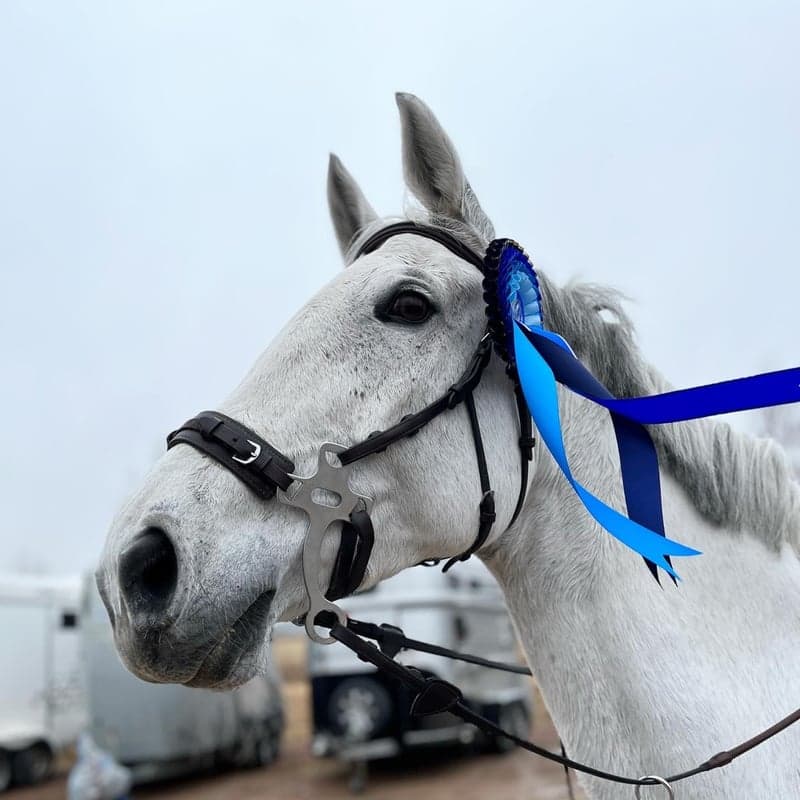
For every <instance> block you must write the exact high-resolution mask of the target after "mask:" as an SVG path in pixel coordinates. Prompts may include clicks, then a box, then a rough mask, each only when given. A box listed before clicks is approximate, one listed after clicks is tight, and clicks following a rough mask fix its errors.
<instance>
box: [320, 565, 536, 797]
mask: <svg viewBox="0 0 800 800" xmlns="http://www.w3.org/2000/svg"><path fill="white" fill-rule="evenodd" d="M337 602H338V604H339V605H340V606H341V607H342V608H343V609H344V610H345V611H346V612H347V614H348V615H351V616H353V617H354V618H356V619H361V620H365V621H367V622H373V623H388V624H390V625H395V626H397V627H399V628H401V629H402V630H403V632H404V633H405V634H406V636H408V637H411V638H414V639H418V640H424V641H428V642H436V643H437V644H439V645H442V646H444V647H448V648H452V649H454V650H460V651H462V652H466V653H474V654H478V655H480V656H482V657H484V658H490V659H495V660H498V661H516V660H518V654H519V651H518V649H517V642H516V638H515V635H514V631H513V628H512V625H511V620H510V618H509V616H508V611H507V610H506V606H505V603H504V600H503V595H502V593H501V591H500V588H499V586H498V585H497V583H496V582H495V581H494V579H493V578H492V577H491V575H490V574H489V572H488V571H487V570H486V568H485V567H484V566H483V565H482V564H480V563H479V562H465V563H463V564H459V565H458V567H457V568H456V569H454V570H453V571H452V572H449V573H448V574H446V575H444V574H442V573H441V572H440V571H439V570H436V569H423V568H419V569H414V570H408V571H405V572H402V573H400V574H399V575H396V576H395V577H393V578H390V579H388V580H386V581H383V582H382V583H380V584H378V586H376V587H375V588H374V589H370V590H368V591H366V592H362V593H360V594H357V595H355V596H353V597H350V598H348V599H346V600H341V601H337ZM397 660H398V661H400V662H402V663H403V664H406V665H408V666H412V667H416V668H417V669H419V670H420V671H421V672H422V673H423V674H424V675H426V676H434V677H437V678H441V679H443V680H447V681H450V682H451V683H455V684H456V685H457V686H459V687H460V688H461V690H462V691H463V694H464V699H465V700H466V701H467V703H468V704H469V705H470V706H472V707H473V708H474V709H475V710H476V711H479V712H480V713H481V714H484V715H485V716H488V717H489V718H490V719H492V720H493V721H495V722H498V723H499V724H500V725H501V726H502V727H504V728H506V729H508V730H509V731H511V732H512V733H516V734H517V735H519V736H525V737H527V735H528V732H529V729H530V724H531V713H532V706H531V680H530V678H529V677H527V676H524V675H517V674H513V673H508V672H496V671H492V670H487V669H485V668H483V667H479V666H475V665H472V664H467V663H464V662H459V661H453V660H449V659H445V658H442V657H439V656H434V655H430V654H426V653H418V652H412V651H403V652H401V653H400V654H399V655H398V656H397ZM308 667H309V670H308V671H309V677H310V678H311V687H312V698H313V718H314V737H313V740H312V752H313V753H314V754H315V755H317V756H336V757H338V758H340V759H342V760H344V761H346V762H348V763H350V764H351V765H352V766H353V773H352V776H353V777H352V786H353V788H355V789H360V788H363V781H364V778H365V765H366V763H367V762H368V761H370V760H373V759H379V758H390V757H393V756H396V755H399V754H400V753H402V752H403V751H406V750H408V749H411V748H422V747H431V746H435V745H442V744H458V743H461V744H464V745H473V746H477V749H494V750H498V751H505V750H508V749H511V748H512V747H513V744H512V743H511V741H510V740H509V739H505V738H497V739H492V740H488V739H486V738H485V737H483V736H482V735H481V734H480V733H479V732H478V731H477V729H476V728H474V727H473V726H471V725H467V724H466V723H463V722H461V720H459V719H457V718H456V717H454V716H452V715H451V714H448V713H446V712H445V713H440V714H433V715H430V716H425V717H414V716H412V715H411V713H410V707H411V701H412V699H413V698H412V697H411V696H410V694H409V692H408V691H407V690H406V689H405V688H404V687H403V686H402V685H401V684H400V683H398V682H396V681H394V680H392V679H391V678H389V677H387V676H385V675H384V674H382V673H380V672H378V671H377V670H376V669H375V668H374V667H372V666H371V665H368V664H365V663H364V662H362V661H360V660H359V659H358V658H357V657H356V655H355V654H354V653H352V652H351V651H349V650H347V649H346V648H344V647H341V646H339V645H337V644H336V643H334V644H331V645H322V644H316V643H313V642H312V643H311V644H310V645H309V651H308Z"/></svg>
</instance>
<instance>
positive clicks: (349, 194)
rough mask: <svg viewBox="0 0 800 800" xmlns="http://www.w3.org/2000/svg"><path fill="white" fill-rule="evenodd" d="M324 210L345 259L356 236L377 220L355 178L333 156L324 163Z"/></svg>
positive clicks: (337, 158) (336, 157)
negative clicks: (325, 195) (328, 212)
mask: <svg viewBox="0 0 800 800" xmlns="http://www.w3.org/2000/svg"><path fill="white" fill-rule="evenodd" d="M328 208H329V209H330V212H331V220H333V229H334V230H335V231H336V240H337V241H338V242H339V249H340V250H341V251H342V255H343V256H344V257H345V258H346V257H347V252H348V250H349V249H350V245H351V244H352V243H353V242H354V241H355V238H356V236H358V234H359V233H360V232H361V231H362V230H364V228H365V227H366V226H367V225H369V223H370V222H373V221H374V220H376V219H378V215H377V214H376V213H375V210H374V209H373V208H372V206H371V205H370V204H369V202H368V201H367V198H366V197H364V193H363V192H362V191H361V189H360V188H359V185H358V184H357V183H356V181H355V178H354V177H353V176H352V175H351V174H350V173H349V172H348V171H347V169H346V168H345V166H344V164H342V162H341V161H340V160H339V157H338V156H335V155H334V154H333V153H331V156H330V160H329V162H328Z"/></svg>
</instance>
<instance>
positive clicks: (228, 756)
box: [82, 577, 283, 783]
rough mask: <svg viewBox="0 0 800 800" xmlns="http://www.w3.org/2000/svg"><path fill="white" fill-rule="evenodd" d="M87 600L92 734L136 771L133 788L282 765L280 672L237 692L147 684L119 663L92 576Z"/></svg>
mask: <svg viewBox="0 0 800 800" xmlns="http://www.w3.org/2000/svg"><path fill="white" fill-rule="evenodd" d="M84 602H85V605H84V618H85V623H84V626H83V632H82V637H83V657H84V662H85V671H86V677H87V687H88V689H87V691H88V706H89V714H90V719H91V722H90V728H89V731H90V733H91V735H92V738H93V739H94V741H95V742H96V743H97V744H98V745H99V746H100V747H101V748H102V749H103V750H106V751H107V752H109V753H111V755H113V756H114V758H115V759H116V760H117V761H118V762H119V763H120V764H124V765H125V766H126V767H129V768H130V769H131V772H132V773H133V780H134V783H144V782H147V781H150V780H158V779H162V778H167V777H172V776H176V775H180V774H189V773H191V772H195V771H197V770H198V769H204V768H208V767H215V766H238V767H243V766H263V765H266V764H268V763H270V762H271V761H273V760H274V759H275V757H276V756H277V754H278V750H279V745H280V737H281V733H282V730H283V707H282V703H281V695H280V682H279V678H278V675H277V672H275V671H271V672H270V673H269V674H268V675H267V676H263V677H257V678H254V679H253V680H251V681H250V682H248V683H247V684H245V685H244V686H242V687H241V688H239V689H237V690H235V691H232V692H214V691H210V690H207V689H192V688H189V687H186V686H179V685H176V684H153V683H147V682H146V681H142V680H140V679H139V678H137V677H135V676H134V675H132V674H131V673H130V672H128V670H127V669H126V668H125V667H124V666H123V665H122V663H121V662H120V660H119V656H118V655H117V651H116V648H115V647H114V642H113V635H112V631H111V625H110V623H109V621H108V615H107V614H106V610H105V608H104V607H103V604H102V602H101V600H100V596H99V594H98V592H97V589H96V587H95V584H94V580H93V579H92V578H91V577H88V578H87V583H86V587H85V600H84Z"/></svg>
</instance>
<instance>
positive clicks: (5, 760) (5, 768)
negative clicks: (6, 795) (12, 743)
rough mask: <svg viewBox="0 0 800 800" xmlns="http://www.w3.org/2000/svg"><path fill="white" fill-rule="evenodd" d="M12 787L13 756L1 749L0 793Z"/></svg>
mask: <svg viewBox="0 0 800 800" xmlns="http://www.w3.org/2000/svg"><path fill="white" fill-rule="evenodd" d="M9 786H11V754H10V753H9V752H8V750H3V749H2V748H0V792H4V791H5V790H6V789H8V787H9Z"/></svg>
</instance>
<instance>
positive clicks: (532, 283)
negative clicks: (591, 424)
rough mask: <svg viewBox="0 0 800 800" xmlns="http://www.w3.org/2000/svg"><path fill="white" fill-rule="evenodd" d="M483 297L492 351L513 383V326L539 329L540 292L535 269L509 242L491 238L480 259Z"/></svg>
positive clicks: (511, 241)
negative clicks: (482, 272) (504, 366)
mask: <svg viewBox="0 0 800 800" xmlns="http://www.w3.org/2000/svg"><path fill="white" fill-rule="evenodd" d="M483 298H484V301H485V303H486V316H487V318H488V320H489V331H490V333H491V336H492V340H493V342H494V346H495V349H496V351H497V353H498V355H500V357H501V358H502V359H503V360H504V361H505V362H506V365H507V371H508V374H509V375H510V376H511V377H512V378H514V379H515V380H516V359H515V356H514V323H515V322H519V323H521V324H523V325H525V327H527V328H528V329H535V328H542V326H543V315H542V293H541V290H540V288H539V279H538V278H537V277H536V270H535V269H534V268H533V264H532V263H531V261H530V259H529V258H528V256H527V255H526V253H525V251H524V250H523V249H522V247H521V246H520V245H519V244H518V243H517V242H515V241H514V240H513V239H495V240H494V241H493V242H492V243H491V244H490V245H489V247H488V248H487V250H486V257H485V259H484V278H483Z"/></svg>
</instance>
